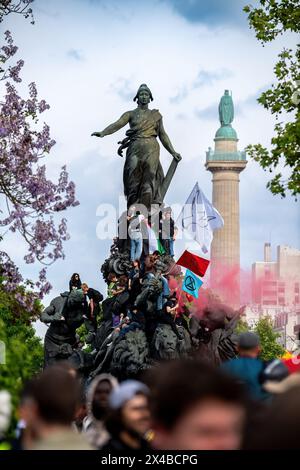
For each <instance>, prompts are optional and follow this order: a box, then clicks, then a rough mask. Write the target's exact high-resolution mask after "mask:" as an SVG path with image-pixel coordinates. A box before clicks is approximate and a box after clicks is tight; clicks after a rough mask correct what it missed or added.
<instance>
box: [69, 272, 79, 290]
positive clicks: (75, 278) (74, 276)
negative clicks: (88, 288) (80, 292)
mask: <svg viewBox="0 0 300 470" xmlns="http://www.w3.org/2000/svg"><path fill="white" fill-rule="evenodd" d="M70 283H71V284H72V286H79V287H80V284H81V280H80V276H79V274H78V273H74V274H72V276H71V280H70Z"/></svg>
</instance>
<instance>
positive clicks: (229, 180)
mask: <svg viewBox="0 0 300 470" xmlns="http://www.w3.org/2000/svg"><path fill="white" fill-rule="evenodd" d="M245 166H246V162H245V161H243V162H242V161H232V162H229V161H211V162H207V163H206V168H207V170H209V171H210V172H211V173H212V174H213V179H212V183H213V195H212V202H213V205H214V207H215V208H216V209H217V210H218V211H219V212H220V214H221V215H222V217H223V219H224V227H223V228H221V229H220V230H216V231H215V232H214V238H213V242H212V246H211V265H210V266H211V268H210V278H211V285H212V288H214V287H216V286H218V290H219V291H220V290H222V285H221V284H222V278H225V279H226V276H228V278H227V280H228V281H229V282H230V279H229V277H230V276H231V277H232V278H233V277H234V276H235V279H236V282H235V288H234V290H235V292H232V293H231V294H232V297H231V299H226V300H227V301H230V303H232V304H233V305H238V304H239V296H240V292H239V290H240V289H239V269H240V208H239V181H240V179H239V173H240V172H241V171H242V170H243V169H244V168H245ZM219 293H220V294H222V292H219ZM227 293H228V292H227ZM227 297H228V296H227Z"/></svg>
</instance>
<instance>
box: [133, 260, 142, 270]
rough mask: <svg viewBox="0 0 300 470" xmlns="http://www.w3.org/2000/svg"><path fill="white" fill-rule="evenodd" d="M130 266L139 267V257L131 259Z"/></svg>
mask: <svg viewBox="0 0 300 470" xmlns="http://www.w3.org/2000/svg"><path fill="white" fill-rule="evenodd" d="M132 267H133V268H137V269H140V260H139V259H135V260H133V261H132Z"/></svg>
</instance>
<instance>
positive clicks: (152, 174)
mask: <svg viewBox="0 0 300 470" xmlns="http://www.w3.org/2000/svg"><path fill="white" fill-rule="evenodd" d="M133 101H137V108H135V109H134V110H132V111H126V112H125V113H124V114H122V116H121V117H120V119H118V120H117V121H116V122H114V123H113V124H110V125H109V126H107V127H106V128H105V129H104V130H103V131H101V132H93V134H92V136H96V137H105V136H106V135H110V134H113V133H115V132H117V131H118V130H119V129H121V128H122V127H124V126H126V124H129V127H130V129H128V130H127V131H126V137H125V138H124V139H123V140H122V141H121V142H119V144H121V145H120V147H119V149H118V154H119V155H120V156H121V157H122V156H123V154H122V152H123V149H127V150H126V161H125V165H124V172H123V183H124V193H125V197H126V199H127V206H128V207H130V206H133V205H136V204H143V205H144V206H145V207H147V208H148V209H150V207H151V204H162V202H163V198H164V195H165V193H166V191H167V189H168V187H169V185H170V182H171V179H172V177H173V175H174V172H175V170H176V167H177V164H178V162H179V161H180V160H181V156H180V154H179V153H177V152H176V151H175V150H174V148H173V145H172V144H171V141H170V139H169V137H168V135H167V133H166V131H165V129H164V126H163V120H162V116H161V114H160V112H159V111H158V110H157V109H149V107H148V105H149V103H150V101H153V97H152V93H151V90H150V89H149V88H148V86H147V85H146V84H142V85H141V86H140V87H139V89H138V91H137V94H136V96H135V97H134V99H133ZM157 137H158V138H159V140H160V141H161V143H162V144H163V146H164V147H165V149H166V150H167V151H168V152H169V153H170V154H171V155H172V157H173V161H172V163H171V166H170V168H169V171H168V173H167V175H166V176H164V173H163V169H162V166H161V163H160V159H159V153H160V148H159V144H158V142H157Z"/></svg>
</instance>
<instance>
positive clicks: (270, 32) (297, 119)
mask: <svg viewBox="0 0 300 470" xmlns="http://www.w3.org/2000/svg"><path fill="white" fill-rule="evenodd" d="M259 3H260V6H259V7H258V8H255V7H253V6H251V5H247V6H246V7H244V11H245V12H246V13H247V14H248V20H249V24H250V28H252V29H254V31H255V34H256V37H257V39H258V40H259V41H260V42H261V43H262V44H263V45H264V44H266V43H268V42H270V41H273V40H275V39H276V38H277V37H278V36H279V35H283V34H284V33H291V32H292V33H299V32H300V3H299V0H281V1H278V0H260V1H259ZM278 59H279V60H278V62H277V63H276V64H275V67H274V74H275V83H274V84H272V86H271V88H270V89H268V90H267V91H265V92H263V93H262V94H261V96H260V97H259V98H258V102H259V103H260V104H261V105H262V106H263V107H264V108H266V109H267V110H268V111H270V113H271V114H272V115H274V116H275V117H276V124H275V127H274V136H273V138H272V139H271V149H270V151H269V150H268V149H266V148H265V147H263V146H262V145H261V144H255V145H249V146H248V147H247V149H246V150H247V152H248V155H250V157H252V158H253V159H254V160H256V161H257V162H258V163H259V165H260V166H261V167H262V168H263V169H264V170H265V171H266V170H269V171H270V172H271V173H273V172H274V173H275V174H274V176H273V178H272V179H271V180H270V181H269V182H268V184H267V187H268V188H269V190H270V191H271V192H272V193H273V194H280V195H281V196H282V197H285V196H286V194H287V193H288V192H289V193H290V194H292V196H295V197H296V196H297V194H298V193H299V192H300V107H299V103H300V67H299V66H300V45H299V44H298V45H297V46H296V48H295V50H293V49H286V48H285V49H283V50H282V51H281V52H280V54H279V55H278ZM282 118H284V121H280V119H282ZM279 166H280V167H285V168H286V169H287V171H288V173H289V174H288V176H287V178H285V177H284V176H283V175H282V173H281V171H280V169H279Z"/></svg>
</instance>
